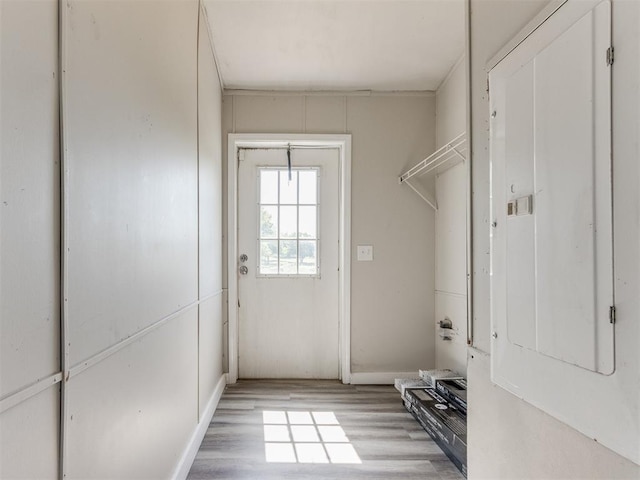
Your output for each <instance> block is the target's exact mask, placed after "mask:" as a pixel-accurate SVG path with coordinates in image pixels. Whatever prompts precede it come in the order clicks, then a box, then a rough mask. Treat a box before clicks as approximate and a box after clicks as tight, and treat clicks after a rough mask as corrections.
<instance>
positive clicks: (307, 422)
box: [263, 411, 362, 464]
mask: <svg viewBox="0 0 640 480" xmlns="http://www.w3.org/2000/svg"><path fill="white" fill-rule="evenodd" d="M263 425H264V427H263V428H264V440H265V456H266V460H267V462H270V463H271V462H274V463H333V464H349V463H351V464H357V463H362V461H361V460H360V457H359V456H358V454H357V452H356V450H355V448H354V447H353V445H352V444H351V442H350V441H349V438H348V437H347V435H346V433H345V431H344V430H343V429H342V427H341V426H340V423H339V422H338V420H337V418H336V416H335V414H334V413H333V412H308V411H307V412H285V411H264V412H263Z"/></svg>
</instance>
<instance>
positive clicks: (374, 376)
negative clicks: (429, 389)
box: [351, 370, 418, 385]
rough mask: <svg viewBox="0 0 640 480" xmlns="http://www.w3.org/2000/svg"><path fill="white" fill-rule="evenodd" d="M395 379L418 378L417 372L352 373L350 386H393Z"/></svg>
mask: <svg viewBox="0 0 640 480" xmlns="http://www.w3.org/2000/svg"><path fill="white" fill-rule="evenodd" d="M396 378H418V371H417V370H414V371H412V372H352V373H351V384H352V385H393V384H394V383H395V380H396Z"/></svg>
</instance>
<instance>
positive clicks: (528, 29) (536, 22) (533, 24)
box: [486, 0, 567, 72]
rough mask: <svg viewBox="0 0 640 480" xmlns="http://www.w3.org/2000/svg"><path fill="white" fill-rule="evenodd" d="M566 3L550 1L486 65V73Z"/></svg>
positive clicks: (564, 1)
mask: <svg viewBox="0 0 640 480" xmlns="http://www.w3.org/2000/svg"><path fill="white" fill-rule="evenodd" d="M565 3H567V0H551V1H550V2H549V3H548V4H547V5H546V6H545V7H544V8H543V9H542V10H541V11H540V13H538V14H537V15H536V16H535V17H533V19H532V20H531V21H530V22H529V23H527V24H526V25H525V26H524V28H523V29H522V30H520V31H519V32H518V33H517V34H516V36H515V37H513V38H512V39H511V40H509V42H508V43H507V44H506V45H505V46H504V47H502V48H501V49H500V50H499V51H498V53H496V54H495V55H494V56H493V57H492V58H491V60H489V62H488V63H487V65H486V71H487V72H488V71H489V70H491V69H492V68H493V67H495V66H496V65H497V64H498V63H500V62H501V61H502V60H503V59H504V57H506V56H507V55H509V53H511V51H512V50H514V49H515V48H516V47H517V46H518V45H520V44H521V43H522V42H524V41H525V40H526V39H527V37H528V36H529V35H531V34H532V33H533V32H535V31H536V30H537V29H538V28H539V27H540V25H542V24H543V23H544V22H546V21H547V20H548V19H549V17H550V16H551V15H553V14H554V13H555V12H556V10H558V9H559V8H560V7H561V6H562V5H564V4H565Z"/></svg>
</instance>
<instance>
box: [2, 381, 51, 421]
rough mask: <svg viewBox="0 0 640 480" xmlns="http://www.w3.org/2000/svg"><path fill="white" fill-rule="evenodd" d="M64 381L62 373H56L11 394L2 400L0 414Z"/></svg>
mask: <svg viewBox="0 0 640 480" xmlns="http://www.w3.org/2000/svg"><path fill="white" fill-rule="evenodd" d="M61 381H62V372H58V373H54V374H53V375H50V376H48V377H46V378H42V379H40V380H37V381H35V382H33V383H32V384H31V385H27V386H26V387H23V388H21V389H20V390H17V391H15V392H13V393H9V394H8V395H6V396H5V397H4V398H2V399H0V414H2V413H4V412H6V411H7V410H9V409H10V408H11V407H15V406H16V405H18V404H19V403H22V402H24V401H25V400H28V399H29V398H31V397H35V396H36V395H38V394H39V393H41V392H44V391H45V390H47V389H48V388H50V387H52V386H54V385H55V384H56V383H60V382H61Z"/></svg>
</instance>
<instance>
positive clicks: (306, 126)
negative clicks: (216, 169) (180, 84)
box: [222, 91, 435, 382]
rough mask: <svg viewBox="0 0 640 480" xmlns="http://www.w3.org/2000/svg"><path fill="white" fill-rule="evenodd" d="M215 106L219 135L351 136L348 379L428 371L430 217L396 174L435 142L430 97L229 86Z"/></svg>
mask: <svg viewBox="0 0 640 480" xmlns="http://www.w3.org/2000/svg"><path fill="white" fill-rule="evenodd" d="M222 110H223V132H224V134H225V138H226V134H228V133H350V134H351V135H352V142H353V143H352V193H351V194H352V211H351V229H352V230H351V235H352V242H351V243H352V245H351V247H352V249H353V251H352V265H351V268H352V270H351V371H352V372H353V378H352V379H353V381H354V382H359V381H363V382H365V381H366V382H375V381H386V382H389V381H393V377H394V374H395V373H398V374H399V373H402V372H416V371H417V369H418V368H432V367H433V366H434V362H435V354H434V348H435V345H434V335H435V332H434V329H433V324H434V308H435V306H434V293H433V292H434V269H435V266H434V214H433V212H432V211H430V210H429V209H428V207H426V204H425V203H424V202H423V201H422V200H421V199H420V198H419V197H418V196H417V195H415V194H414V193H413V192H412V191H411V190H409V189H407V188H404V187H402V186H401V185H399V184H398V175H399V174H401V173H402V172H403V170H405V169H406V168H408V167H409V166H411V165H412V164H414V163H415V162H417V161H418V160H420V159H422V158H424V157H426V156H427V155H428V154H429V153H431V152H432V151H433V150H434V148H435V142H434V140H435V96H434V95H433V94H432V93H426V94H406V95H398V94H396V95H394V94H372V95H359V94H355V95H339V94H313V93H307V94H302V93H301V94H287V93H282V92H280V93H273V92H271V93H269V92H252V93H247V92H233V91H230V92H228V94H227V95H225V96H224V101H223V109H222ZM225 143H226V142H225ZM225 148H226V146H225ZM225 155H226V153H225ZM225 178H226V173H225ZM223 188H226V186H225V187H223ZM225 198H226V192H225ZM223 212H226V207H225V208H224V209H223ZM224 224H225V225H226V218H225V223H224ZM358 244H367V245H373V246H374V261H373V262H358V261H357V260H356V255H355V248H356V246H357V245H358ZM223 248H224V249H226V245H224V246H223ZM223 258H226V255H225V256H223ZM225 267H226V266H225ZM411 374H415V373H411ZM396 376H397V375H396Z"/></svg>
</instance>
